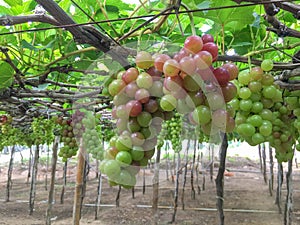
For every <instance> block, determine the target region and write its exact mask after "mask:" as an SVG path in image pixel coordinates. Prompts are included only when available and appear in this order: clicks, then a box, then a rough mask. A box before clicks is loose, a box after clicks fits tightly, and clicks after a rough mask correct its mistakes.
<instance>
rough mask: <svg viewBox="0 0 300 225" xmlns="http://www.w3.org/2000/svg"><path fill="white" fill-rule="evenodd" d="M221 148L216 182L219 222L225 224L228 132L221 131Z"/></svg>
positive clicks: (221, 224)
mask: <svg viewBox="0 0 300 225" xmlns="http://www.w3.org/2000/svg"><path fill="white" fill-rule="evenodd" d="M221 136H222V137H221V139H222V143H221V149H220V166H219V170H218V175H217V178H216V180H215V182H216V189H217V210H218V212H219V224H220V225H224V220H225V216H224V210H223V204H224V172H225V165H226V154H227V148H228V142H227V135H226V133H225V134H224V133H221Z"/></svg>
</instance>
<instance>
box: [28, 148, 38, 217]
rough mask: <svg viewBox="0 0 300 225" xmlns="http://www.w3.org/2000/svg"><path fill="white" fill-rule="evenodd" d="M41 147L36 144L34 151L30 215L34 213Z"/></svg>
mask: <svg viewBox="0 0 300 225" xmlns="http://www.w3.org/2000/svg"><path fill="white" fill-rule="evenodd" d="M39 155H40V147H39V145H36V150H35V153H34V159H33V166H32V173H31V174H32V176H31V183H30V194H29V215H32V214H33V211H34V201H35V193H36V178H37V173H38V163H39Z"/></svg>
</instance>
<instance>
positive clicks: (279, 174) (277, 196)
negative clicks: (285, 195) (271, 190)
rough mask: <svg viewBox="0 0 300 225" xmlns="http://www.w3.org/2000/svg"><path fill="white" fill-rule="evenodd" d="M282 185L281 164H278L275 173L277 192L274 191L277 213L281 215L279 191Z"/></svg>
mask: <svg viewBox="0 0 300 225" xmlns="http://www.w3.org/2000/svg"><path fill="white" fill-rule="evenodd" d="M282 183H283V167H282V163H278V172H277V190H276V199H275V204H276V205H277V207H278V211H279V213H280V214H281V213H282V210H281V190H282Z"/></svg>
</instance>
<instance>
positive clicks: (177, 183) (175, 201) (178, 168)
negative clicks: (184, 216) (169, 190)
mask: <svg viewBox="0 0 300 225" xmlns="http://www.w3.org/2000/svg"><path fill="white" fill-rule="evenodd" d="M180 161H181V160H180V153H179V152H178V153H177V163H176V173H175V174H176V182H175V192H174V212H173V216H172V221H171V222H172V223H174V222H175V218H176V213H177V207H178V195H179V175H180Z"/></svg>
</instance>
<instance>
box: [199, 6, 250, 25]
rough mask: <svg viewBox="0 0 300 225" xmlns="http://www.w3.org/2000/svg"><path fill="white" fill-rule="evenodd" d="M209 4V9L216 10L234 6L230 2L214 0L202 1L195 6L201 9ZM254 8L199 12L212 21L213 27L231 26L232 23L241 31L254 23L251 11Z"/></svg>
mask: <svg viewBox="0 0 300 225" xmlns="http://www.w3.org/2000/svg"><path fill="white" fill-rule="evenodd" d="M208 2H210V4H209V7H210V8H215V7H216V8H218V7H222V6H231V5H233V6H234V5H236V4H235V3H233V2H231V1H224V0H215V1H202V2H201V3H199V2H198V3H199V4H197V7H198V8H203V6H207V3H208ZM254 8H255V6H251V7H250V6H248V7H236V8H235V7H233V8H225V9H221V10H207V11H203V12H200V14H202V16H203V17H205V18H207V19H210V20H212V21H214V23H215V25H219V26H222V27H226V26H231V25H232V23H234V25H235V29H243V27H245V26H246V25H248V24H252V23H253V21H254V19H255V18H254V16H253V10H254Z"/></svg>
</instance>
